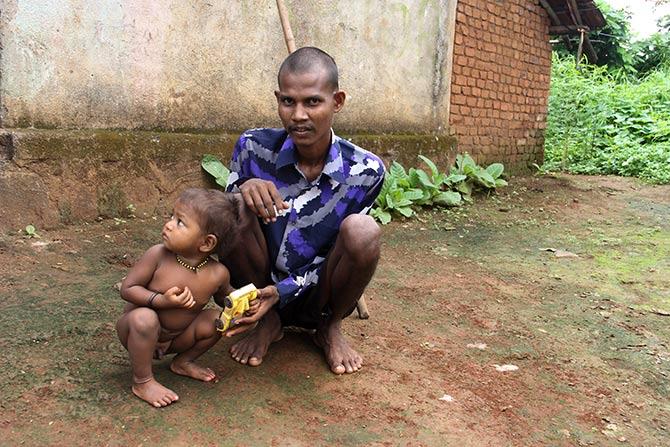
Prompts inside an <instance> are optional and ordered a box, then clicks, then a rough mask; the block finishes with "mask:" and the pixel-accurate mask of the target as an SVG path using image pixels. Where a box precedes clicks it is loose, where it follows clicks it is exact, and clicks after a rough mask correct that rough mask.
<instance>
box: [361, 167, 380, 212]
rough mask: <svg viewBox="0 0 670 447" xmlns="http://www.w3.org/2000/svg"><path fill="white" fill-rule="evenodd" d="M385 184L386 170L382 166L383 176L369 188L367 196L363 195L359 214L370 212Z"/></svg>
mask: <svg viewBox="0 0 670 447" xmlns="http://www.w3.org/2000/svg"><path fill="white" fill-rule="evenodd" d="M383 185H384V171H383V168H382V172H381V176H380V177H379V179H378V180H377V182H376V183H374V184H373V185H372V187H371V188H370V189H369V190H368V192H367V193H366V194H365V197H363V201H362V202H361V207H362V208H361V210H360V211H359V212H358V214H368V213H369V212H370V209H371V208H372V207H373V206H374V204H375V200H377V196H379V192H380V191H381V190H382V186H383Z"/></svg>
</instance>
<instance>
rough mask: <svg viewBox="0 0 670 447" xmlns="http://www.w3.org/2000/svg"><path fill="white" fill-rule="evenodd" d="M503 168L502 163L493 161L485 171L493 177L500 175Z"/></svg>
mask: <svg viewBox="0 0 670 447" xmlns="http://www.w3.org/2000/svg"><path fill="white" fill-rule="evenodd" d="M503 170H505V167H504V166H503V165H502V163H493V164H491V165H489V166H488V167H487V168H486V172H488V173H489V174H491V177H493V178H494V179H496V178H498V177H500V175H501V174H502V173H503Z"/></svg>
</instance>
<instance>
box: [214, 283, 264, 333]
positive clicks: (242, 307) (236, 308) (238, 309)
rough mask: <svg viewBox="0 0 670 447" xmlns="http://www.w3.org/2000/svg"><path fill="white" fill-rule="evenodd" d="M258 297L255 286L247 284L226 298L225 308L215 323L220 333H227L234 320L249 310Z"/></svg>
mask: <svg viewBox="0 0 670 447" xmlns="http://www.w3.org/2000/svg"><path fill="white" fill-rule="evenodd" d="M257 296H258V289H256V286H254V285H253V284H247V285H246V286H244V287H242V288H240V289H237V290H235V291H233V292H231V293H230V295H228V296H226V297H225V298H224V301H223V302H224V305H225V307H224V308H223V310H222V311H221V315H220V316H219V318H217V319H216V321H215V322H214V323H215V324H216V330H217V331H219V332H225V331H227V330H228V329H229V328H230V322H231V321H232V320H233V318H236V317H239V316H240V315H242V314H244V312H246V311H247V310H249V302H251V301H253V300H255V299H256V297H257Z"/></svg>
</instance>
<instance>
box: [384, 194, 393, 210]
mask: <svg viewBox="0 0 670 447" xmlns="http://www.w3.org/2000/svg"><path fill="white" fill-rule="evenodd" d="M394 206H395V205H394V201H393V192H392V191H390V192H388V193H387V194H386V207H387V208H388V209H393V207H394Z"/></svg>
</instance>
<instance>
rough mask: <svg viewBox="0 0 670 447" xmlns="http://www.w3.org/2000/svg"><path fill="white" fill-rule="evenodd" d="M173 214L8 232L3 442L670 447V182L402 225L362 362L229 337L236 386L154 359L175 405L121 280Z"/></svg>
mask: <svg viewBox="0 0 670 447" xmlns="http://www.w3.org/2000/svg"><path fill="white" fill-rule="evenodd" d="M161 221H162V217H161V216H138V217H137V218H134V219H127V220H125V221H122V220H105V221H101V222H94V223H90V224H85V225H79V226H70V227H66V228H63V229H60V230H54V231H48V232H40V236H41V238H40V239H27V238H25V237H23V236H21V235H20V234H18V233H11V234H4V235H1V236H0V266H2V267H0V271H1V272H2V275H1V276H0V297H1V298H0V310H1V311H2V312H0V352H1V353H2V362H1V363H0V383H1V385H2V386H1V389H0V445H19V444H23V445H40V446H43V445H56V446H72V445H86V446H88V445H110V446H117V445H118V446H127V445H129V446H138V445H145V446H149V445H158V444H160V445H170V446H172V445H176V446H180V445H189V446H190V445H230V446H249V445H251V446H253V445H272V446H289V445H290V446H293V445H297V446H314V445H343V446H349V445H352V446H353V445H361V446H395V445H403V446H445V445H453V446H544V445H552V446H573V445H597V446H602V445H633V446H664V445H670V433H669V432H668V430H669V425H670V423H669V422H668V421H670V400H669V395H670V386H669V384H668V374H670V367H669V365H670V363H669V361H670V352H669V345H668V343H669V341H668V336H669V335H670V325H669V323H670V273H669V272H670V187H669V186H663V187H653V186H649V185H644V184H642V183H640V182H637V181H635V180H630V179H621V178H613V177H572V176H560V177H541V178H533V177H527V178H513V179H511V183H510V186H509V187H507V188H506V189H505V190H503V191H501V192H500V193H499V194H498V195H497V196H491V197H488V198H479V199H478V200H477V201H476V203H475V205H474V206H469V207H466V208H463V209H458V210H452V211H448V212H442V211H436V212H430V211H427V212H423V213H421V214H420V215H419V219H414V220H410V221H404V222H403V221H398V222H393V223H392V224H390V225H388V226H387V227H385V228H384V247H383V254H382V261H381V263H380V265H379V270H378V274H377V275H376V277H375V279H374V280H373V283H372V284H371V286H370V287H369V290H368V292H367V297H368V305H369V307H370V311H371V314H372V317H371V319H369V320H359V319H357V318H356V317H351V318H349V319H347V321H346V322H345V324H344V327H345V331H346V333H347V334H348V336H349V337H350V338H351V339H352V340H353V342H354V344H355V345H356V346H357V347H358V348H359V349H360V351H361V352H362V354H363V355H364V357H365V359H366V365H365V367H364V369H363V370H362V371H361V372H359V373H357V374H355V375H352V376H346V377H336V376H334V375H332V374H331V373H330V372H329V371H328V369H327V367H326V365H325V363H324V361H323V359H322V357H321V354H320V352H319V350H318V349H317V348H316V347H315V346H314V345H313V344H312V342H311V340H310V338H309V337H308V336H307V335H306V334H298V333H290V334H288V335H287V336H286V337H285V338H284V339H283V340H282V341H280V342H279V343H277V344H276V345H274V347H273V349H272V350H271V351H270V353H269V354H268V356H267V357H266V358H265V362H264V363H263V364H262V365H261V366H259V367H257V368H250V367H245V366H242V365H238V364H237V363H235V362H234V361H233V360H232V359H230V357H229V356H228V354H227V350H228V347H229V346H230V341H228V340H224V341H222V342H221V343H220V344H218V345H217V346H215V347H214V348H213V349H212V350H211V351H210V352H209V353H207V354H206V355H205V356H204V357H203V360H202V363H203V364H206V365H207V366H210V367H212V368H213V369H214V370H216V371H217V373H218V374H219V376H220V377H221V378H222V380H221V381H220V382H219V383H217V384H214V385H207V384H203V383H199V382H195V381H192V380H189V379H186V378H184V377H180V376H175V375H173V374H171V373H170V372H169V371H168V369H167V366H168V364H169V359H165V360H163V361H160V362H157V363H156V364H155V371H156V375H157V377H158V379H159V380H160V381H161V382H163V383H165V384H166V385H167V386H169V387H171V388H172V389H174V390H175V391H176V392H177V393H178V394H179V395H180V398H181V399H180V401H179V402H178V403H176V404H174V405H172V406H170V407H168V408H165V409H160V410H156V409H152V408H151V407H149V406H148V405H147V404H145V403H143V402H141V401H140V400H138V399H137V398H135V397H133V396H132V394H131V393H130V390H129V364H128V360H127V356H126V353H125V351H124V350H123V349H122V347H121V346H120V344H119V343H118V341H117V339H116V335H115V333H114V330H113V324H114V321H115V320H116V318H117V316H118V314H119V312H120V309H121V306H122V301H121V299H120V298H119V296H118V292H117V291H116V290H114V289H113V285H114V283H116V282H117V281H119V279H120V278H121V277H122V276H124V274H125V272H126V271H127V269H128V266H129V265H131V264H132V262H133V260H134V259H136V258H137V257H138V256H139V255H140V254H141V253H142V252H143V251H144V250H145V249H146V248H147V247H149V246H150V245H151V244H153V243H154V242H155V241H157V240H158V235H159V228H160V225H161ZM506 365H514V366H515V367H517V368H518V369H516V370H512V371H499V369H503V370H504V369H506V368H507V369H510V368H511V367H510V366H506ZM496 366H497V367H496ZM511 369H514V368H511Z"/></svg>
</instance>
